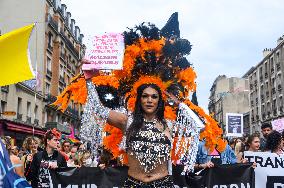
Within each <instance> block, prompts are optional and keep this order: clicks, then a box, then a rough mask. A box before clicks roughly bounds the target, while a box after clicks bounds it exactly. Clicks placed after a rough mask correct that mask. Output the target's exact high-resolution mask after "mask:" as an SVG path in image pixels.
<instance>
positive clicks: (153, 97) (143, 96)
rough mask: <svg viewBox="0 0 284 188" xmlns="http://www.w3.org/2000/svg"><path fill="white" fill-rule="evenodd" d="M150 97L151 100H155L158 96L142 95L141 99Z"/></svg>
mask: <svg viewBox="0 0 284 188" xmlns="http://www.w3.org/2000/svg"><path fill="white" fill-rule="evenodd" d="M148 97H151V98H152V99H157V98H158V97H159V96H158V95H156V94H153V95H148V94H142V98H148Z"/></svg>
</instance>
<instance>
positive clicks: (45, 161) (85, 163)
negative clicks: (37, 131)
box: [2, 129, 116, 187]
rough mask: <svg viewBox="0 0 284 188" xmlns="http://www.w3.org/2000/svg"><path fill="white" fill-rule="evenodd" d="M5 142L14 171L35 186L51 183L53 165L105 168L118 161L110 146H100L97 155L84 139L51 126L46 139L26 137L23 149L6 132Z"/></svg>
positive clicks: (58, 166)
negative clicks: (69, 136) (70, 136)
mask: <svg viewBox="0 0 284 188" xmlns="http://www.w3.org/2000/svg"><path fill="white" fill-rule="evenodd" d="M2 142H3V143H4V144H5V147H6V149H7V151H8V153H9V155H10V160H11V162H12V164H13V166H14V171H15V172H16V174H18V175H19V176H21V177H24V178H26V179H27V180H28V181H29V182H30V183H31V185H32V187H49V179H48V176H49V174H48V170H49V169H55V168H61V167H78V168H79V167H97V166H99V167H100V168H102V169H104V168H105V167H106V166H109V165H111V166H113V165H116V163H115V161H113V160H112V159H111V158H112V157H111V154H110V153H109V152H107V151H106V150H100V155H99V156H97V157H95V158H93V157H92V156H91V151H90V150H88V149H86V146H85V145H84V144H83V143H81V142H79V141H78V142H72V141H71V140H69V139H63V138H62V137H61V133H60V132H59V131H57V130H56V129H52V130H48V131H47V132H46V134H45V136H44V137H43V139H40V138H38V137H36V136H28V137H26V138H25V140H24V141H23V144H22V147H21V148H20V149H19V148H18V147H17V146H15V145H13V144H12V138H11V137H10V136H3V138H2Z"/></svg>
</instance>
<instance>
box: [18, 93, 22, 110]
mask: <svg viewBox="0 0 284 188" xmlns="http://www.w3.org/2000/svg"><path fill="white" fill-rule="evenodd" d="M21 112H22V98H21V97H18V104H17V114H21Z"/></svg>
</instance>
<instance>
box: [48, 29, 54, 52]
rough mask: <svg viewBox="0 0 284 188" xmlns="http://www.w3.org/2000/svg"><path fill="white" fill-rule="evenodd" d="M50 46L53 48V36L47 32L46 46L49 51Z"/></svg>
mask: <svg viewBox="0 0 284 188" xmlns="http://www.w3.org/2000/svg"><path fill="white" fill-rule="evenodd" d="M52 46H53V35H52V34H51V33H50V32H49V33H48V44H47V47H48V48H49V49H52Z"/></svg>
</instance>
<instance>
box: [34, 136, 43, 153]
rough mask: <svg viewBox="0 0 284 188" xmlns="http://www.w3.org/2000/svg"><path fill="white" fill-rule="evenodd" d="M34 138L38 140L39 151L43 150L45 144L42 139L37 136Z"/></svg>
mask: <svg viewBox="0 0 284 188" xmlns="http://www.w3.org/2000/svg"><path fill="white" fill-rule="evenodd" d="M34 139H35V140H36V148H37V151H43V148H44V145H43V142H42V139H40V138H38V137H36V136H34Z"/></svg>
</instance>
